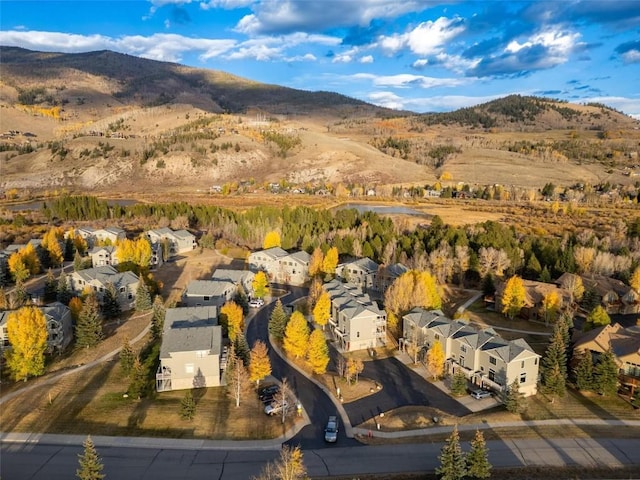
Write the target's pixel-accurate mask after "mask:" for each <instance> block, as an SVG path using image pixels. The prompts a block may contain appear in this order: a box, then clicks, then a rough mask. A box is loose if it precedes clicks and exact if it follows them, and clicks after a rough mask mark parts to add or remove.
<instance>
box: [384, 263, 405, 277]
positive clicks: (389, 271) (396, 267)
mask: <svg viewBox="0 0 640 480" xmlns="http://www.w3.org/2000/svg"><path fill="white" fill-rule="evenodd" d="M408 271H409V269H408V268H407V267H405V266H404V265H403V264H401V263H394V264H393V265H387V266H386V267H384V273H385V274H386V275H387V276H388V277H394V278H397V277H399V276H400V275H402V274H403V273H405V272H408Z"/></svg>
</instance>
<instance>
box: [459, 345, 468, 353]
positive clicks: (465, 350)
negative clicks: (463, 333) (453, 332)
mask: <svg viewBox="0 0 640 480" xmlns="http://www.w3.org/2000/svg"><path fill="white" fill-rule="evenodd" d="M460 351H461V352H462V353H467V347H466V346H465V345H460Z"/></svg>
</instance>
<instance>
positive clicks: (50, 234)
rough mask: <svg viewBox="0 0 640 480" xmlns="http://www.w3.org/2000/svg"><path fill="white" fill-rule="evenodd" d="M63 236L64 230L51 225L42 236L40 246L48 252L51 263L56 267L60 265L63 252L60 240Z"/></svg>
mask: <svg viewBox="0 0 640 480" xmlns="http://www.w3.org/2000/svg"><path fill="white" fill-rule="evenodd" d="M63 238H64V232H63V230H62V229H61V228H58V227H52V228H50V229H49V230H48V231H47V232H46V233H45V234H44V236H43V237H42V248H44V249H45V250H46V251H47V253H48V254H49V259H50V260H51V265H53V266H55V267H57V266H60V265H62V261H63V260H64V254H63V252H62V247H61V246H60V242H61V241H62V239H63Z"/></svg>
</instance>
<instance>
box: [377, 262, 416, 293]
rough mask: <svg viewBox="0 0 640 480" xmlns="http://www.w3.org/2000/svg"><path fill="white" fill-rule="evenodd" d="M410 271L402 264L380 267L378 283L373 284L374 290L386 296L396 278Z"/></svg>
mask: <svg viewBox="0 0 640 480" xmlns="http://www.w3.org/2000/svg"><path fill="white" fill-rule="evenodd" d="M408 271H409V269H408V268H407V267H405V266H404V265H403V264H401V263H394V264H392V265H380V267H378V273H377V275H376V281H375V282H374V284H373V290H376V291H377V292H379V293H381V294H384V292H386V291H387V289H388V288H389V287H390V286H391V285H392V284H393V282H395V280H396V278H398V277H399V276H400V275H402V274H403V273H406V272H408Z"/></svg>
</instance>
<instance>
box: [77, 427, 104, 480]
mask: <svg viewBox="0 0 640 480" xmlns="http://www.w3.org/2000/svg"><path fill="white" fill-rule="evenodd" d="M82 446H83V447H84V452H83V453H82V454H80V455H78V469H77V470H76V477H78V478H79V479H80V480H102V479H103V478H104V477H105V475H104V474H103V473H102V469H103V468H104V465H102V460H101V459H100V457H99V456H98V452H97V451H96V447H95V445H94V444H93V440H91V436H90V435H87V438H86V439H85V441H84V442H83V443H82Z"/></svg>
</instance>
